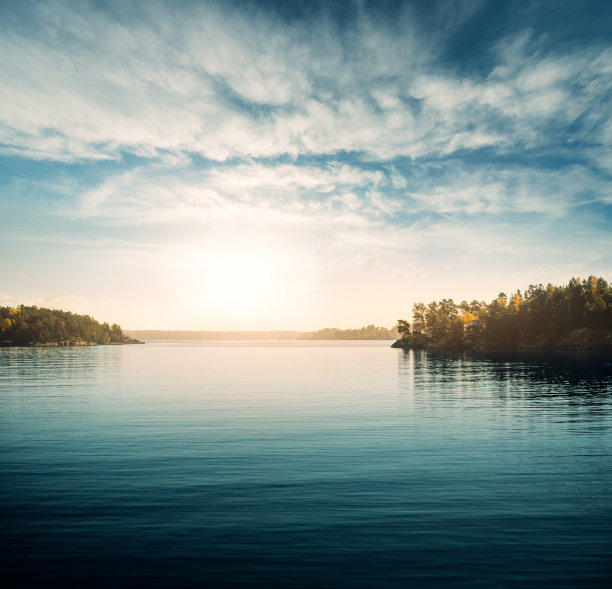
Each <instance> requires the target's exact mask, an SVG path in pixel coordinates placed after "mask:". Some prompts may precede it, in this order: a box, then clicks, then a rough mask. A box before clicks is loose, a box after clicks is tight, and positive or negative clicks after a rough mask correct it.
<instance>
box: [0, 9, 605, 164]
mask: <svg viewBox="0 0 612 589" xmlns="http://www.w3.org/2000/svg"><path fill="white" fill-rule="evenodd" d="M115 9H117V7H115ZM25 13H27V15H28V17H29V18H30V25H29V26H28V27H21V28H19V27H15V28H14V29H13V30H9V31H7V33H6V34H4V35H3V36H2V37H1V38H0V51H1V52H2V55H3V56H4V58H3V60H2V65H1V66H0V68H1V69H2V77H3V80H4V83H3V84H2V87H1V88H0V99H1V100H2V103H3V105H5V108H4V109H3V112H2V114H1V115H0V116H1V119H2V120H1V123H2V125H1V126H0V138H1V141H2V143H3V144H4V145H5V146H4V147H3V148H2V149H3V151H4V153H19V154H21V155H26V156H28V157H32V158H39V159H45V158H48V159H57V160H66V161H69V160H73V159H91V158H94V159H95V158H109V157H117V156H118V154H119V152H120V151H128V152H132V153H138V154H142V155H154V154H156V153H159V151H160V150H170V151H171V152H176V153H181V152H198V153H201V154H202V155H204V156H206V157H208V158H212V159H218V160H224V159H226V158H229V157H236V156H237V157H263V156H275V155H282V154H292V155H297V154H299V153H333V152H336V151H341V150H345V151H359V152H364V153H365V154H367V156H368V157H371V158H375V159H382V160H384V159H387V158H393V157H396V156H398V155H405V156H412V157H420V156H422V155H426V154H433V153H442V154H444V153H452V152H454V151H457V150H462V149H474V148H478V147H485V146H490V147H496V148H500V149H509V148H510V147H511V146H520V145H525V144H528V145H532V146H533V145H538V144H541V143H542V142H544V143H545V142H546V141H548V137H549V134H548V133H546V132H545V129H546V127H547V125H549V124H550V123H551V122H552V121H555V122H559V121H561V123H563V122H565V123H570V122H572V121H573V120H575V119H576V118H577V117H579V116H581V115H584V114H585V113H589V112H590V111H591V109H593V108H594V107H593V105H592V104H591V102H592V101H593V100H598V101H599V104H598V105H597V108H596V109H595V110H596V111H597V112H598V113H599V114H600V115H601V116H603V112H602V109H604V112H605V113H607V115H608V118H609V115H610V114H611V113H610V106H609V101H605V100H604V98H603V97H605V96H606V95H608V94H609V93H610V91H611V90H612V82H610V79H611V78H610V76H609V72H610V68H611V67H612V66H611V63H612V59H611V54H610V51H609V50H606V51H596V50H594V49H592V48H586V49H582V50H576V51H574V52H573V53H571V54H567V55H564V54H563V53H550V52H548V53H547V52H546V51H544V50H543V45H542V43H541V42H540V41H539V40H537V39H533V38H532V37H531V36H529V35H528V34H527V35H519V36H518V37H512V38H510V39H506V40H504V41H502V42H500V43H499V44H498V46H497V52H498V53H497V55H498V65H497V67H495V68H494V69H493V71H492V72H491V74H490V75H489V76H488V78H486V79H483V78H478V77H474V76H472V77H470V76H466V75H458V74H457V73H455V72H453V71H449V70H447V69H446V67H445V66H444V64H442V63H438V62H437V61H436V60H437V59H438V56H437V54H436V50H435V35H433V38H432V39H430V40H428V41H426V40H425V36H424V34H423V33H422V32H421V33H419V32H417V31H416V28H415V26H414V25H413V26H407V27H403V28H397V29H395V28H394V29H391V28H389V27H388V26H386V25H383V24H381V23H376V24H374V23H373V22H372V21H371V19H369V18H368V17H367V14H366V13H363V14H362V17H361V20H359V21H358V22H357V25H356V28H355V30H354V31H353V32H352V34H344V35H340V34H339V33H338V31H337V30H336V29H334V28H333V27H332V26H329V24H327V26H326V22H325V21H324V19H321V20H320V21H318V22H314V23H310V24H309V25H303V24H293V25H288V24H286V23H281V22H280V21H275V20H272V19H270V18H266V17H265V16H264V15H263V13H256V14H248V15H247V14H246V13H240V12H236V11H227V10H225V11H224V10H222V9H221V8H219V7H218V6H216V5H214V4H211V3H208V4H205V5H200V6H194V7H185V6H184V7H176V8H173V9H171V8H170V7H169V5H164V4H159V3H149V4H147V7H146V8H145V9H144V10H143V13H142V14H141V15H139V19H138V21H136V20H134V19H129V18H126V19H124V20H123V21H122V20H117V19H113V18H112V17H111V16H110V15H109V14H108V13H105V12H104V11H101V10H93V9H89V10H88V9H87V5H81V7H80V10H79V9H75V8H74V7H73V6H72V5H67V4H63V3H41V4H37V5H29V8H27V9H25ZM400 18H401V15H400ZM406 22H409V21H406ZM313 34H316V38H317V42H316V43H313V42H312V38H313V37H312V35H313Z"/></svg>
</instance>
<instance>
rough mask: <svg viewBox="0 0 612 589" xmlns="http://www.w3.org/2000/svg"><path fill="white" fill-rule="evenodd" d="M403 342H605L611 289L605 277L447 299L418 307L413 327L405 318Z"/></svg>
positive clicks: (611, 323) (611, 328) (610, 325)
mask: <svg viewBox="0 0 612 589" xmlns="http://www.w3.org/2000/svg"><path fill="white" fill-rule="evenodd" d="M397 329H398V331H399V333H400V338H401V339H400V343H402V344H404V345H407V346H415V347H419V346H427V345H430V344H432V343H434V344H439V345H442V346H450V347H457V348H462V347H471V346H497V347H516V346H530V345H537V346H547V345H555V344H557V343H559V342H560V341H562V340H563V339H564V338H566V339H567V338H568V337H569V336H570V334H572V333H573V332H576V330H585V331H583V335H584V336H585V337H587V335H588V336H589V337H591V338H592V337H593V333H594V332H597V333H599V335H600V336H602V337H603V335H604V334H607V335H606V337H607V339H606V338H604V339H606V341H608V342H609V341H610V334H612V285H610V284H608V283H607V282H606V281H605V280H604V279H603V278H601V277H596V276H589V278H587V279H585V280H581V279H580V278H572V279H571V280H570V281H569V283H568V284H567V285H565V286H553V285H552V284H547V285H546V286H543V285H542V284H536V285H533V284H532V285H530V286H529V288H528V289H527V290H525V291H524V292H521V291H520V290H517V291H516V292H515V293H513V294H511V295H510V296H508V295H506V293H503V292H501V293H499V295H498V296H497V297H496V298H495V299H493V300H492V301H491V302H490V303H488V304H487V303H486V302H485V301H476V300H474V301H472V302H471V303H468V302H467V301H462V302H461V303H459V304H456V303H455V302H454V301H453V300H452V299H442V300H441V301H434V302H431V303H429V304H428V305H425V304H423V303H415V304H414V305H413V308H412V323H409V322H408V321H405V320H403V319H400V320H399V321H398V325H397Z"/></svg>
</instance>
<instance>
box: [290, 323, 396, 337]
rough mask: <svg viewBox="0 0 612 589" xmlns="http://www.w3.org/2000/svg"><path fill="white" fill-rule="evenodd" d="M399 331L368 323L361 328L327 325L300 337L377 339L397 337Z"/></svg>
mask: <svg viewBox="0 0 612 589" xmlns="http://www.w3.org/2000/svg"><path fill="white" fill-rule="evenodd" d="M398 337H399V332H398V331H397V329H396V328H395V327H392V328H391V329H387V328H386V327H376V326H375V325H367V326H365V327H360V328H359V329H338V328H336V327H326V328H325V329H320V330H319V331H313V332H311V333H304V334H302V335H301V336H300V337H299V339H308V340H325V339H327V340H348V339H356V340H377V339H397V338H398Z"/></svg>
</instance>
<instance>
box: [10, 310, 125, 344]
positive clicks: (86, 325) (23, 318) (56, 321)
mask: <svg viewBox="0 0 612 589" xmlns="http://www.w3.org/2000/svg"><path fill="white" fill-rule="evenodd" d="M0 340H1V341H3V342H10V343H12V345H17V346H20V345H21V346H22V345H40V344H57V345H75V344H124V343H135V342H136V340H133V339H132V338H130V337H128V336H127V335H125V334H124V333H123V331H122V330H121V327H119V325H117V324H116V323H114V324H113V325H109V324H108V323H99V322H98V321H96V320H95V319H93V318H92V317H90V316H89V315H77V314H75V313H70V312H69V311H60V310H57V309H43V308H40V309H39V308H38V307H36V306H31V307H27V306H24V305H19V306H18V307H15V308H13V307H0Z"/></svg>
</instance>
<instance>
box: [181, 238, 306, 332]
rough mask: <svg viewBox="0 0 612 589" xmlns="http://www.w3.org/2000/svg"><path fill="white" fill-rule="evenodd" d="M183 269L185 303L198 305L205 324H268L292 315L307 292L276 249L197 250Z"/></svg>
mask: <svg viewBox="0 0 612 589" xmlns="http://www.w3.org/2000/svg"><path fill="white" fill-rule="evenodd" d="M187 270H188V271H187V273H186V275H185V277H184V284H185V289H184V291H183V297H184V298H185V297H188V298H189V299H190V301H189V302H188V301H186V300H185V303H186V304H190V305H192V304H193V303H194V302H197V304H198V305H199V306H200V308H201V309H202V313H203V314H206V316H207V319H206V320H207V323H208V321H209V320H212V319H216V318H218V319H221V318H223V319H224V325H227V326H228V328H230V323H232V324H233V323H235V325H236V326H237V327H239V328H243V327H244V326H256V325H259V324H261V325H262V326H268V325H269V322H270V321H272V320H273V319H274V318H277V317H285V318H287V317H291V316H292V315H294V314H295V312H296V308H297V306H298V305H299V304H300V303H299V301H303V298H304V297H303V295H304V294H305V293H304V284H303V283H304V280H303V279H302V278H300V277H299V272H300V271H299V269H298V268H296V265H295V263H294V262H292V260H291V259H290V258H289V256H287V255H285V254H284V253H282V252H279V251H275V250H264V249H253V250H246V249H240V250H230V251H225V252H219V251H215V252H214V253H211V254H204V255H203V254H202V253H201V252H200V253H198V254H197V255H196V256H194V258H192V259H191V260H190V262H189V264H188V265H187ZM194 299H195V301H194ZM228 318H231V319H232V320H231V321H228ZM294 319H295V317H294Z"/></svg>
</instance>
